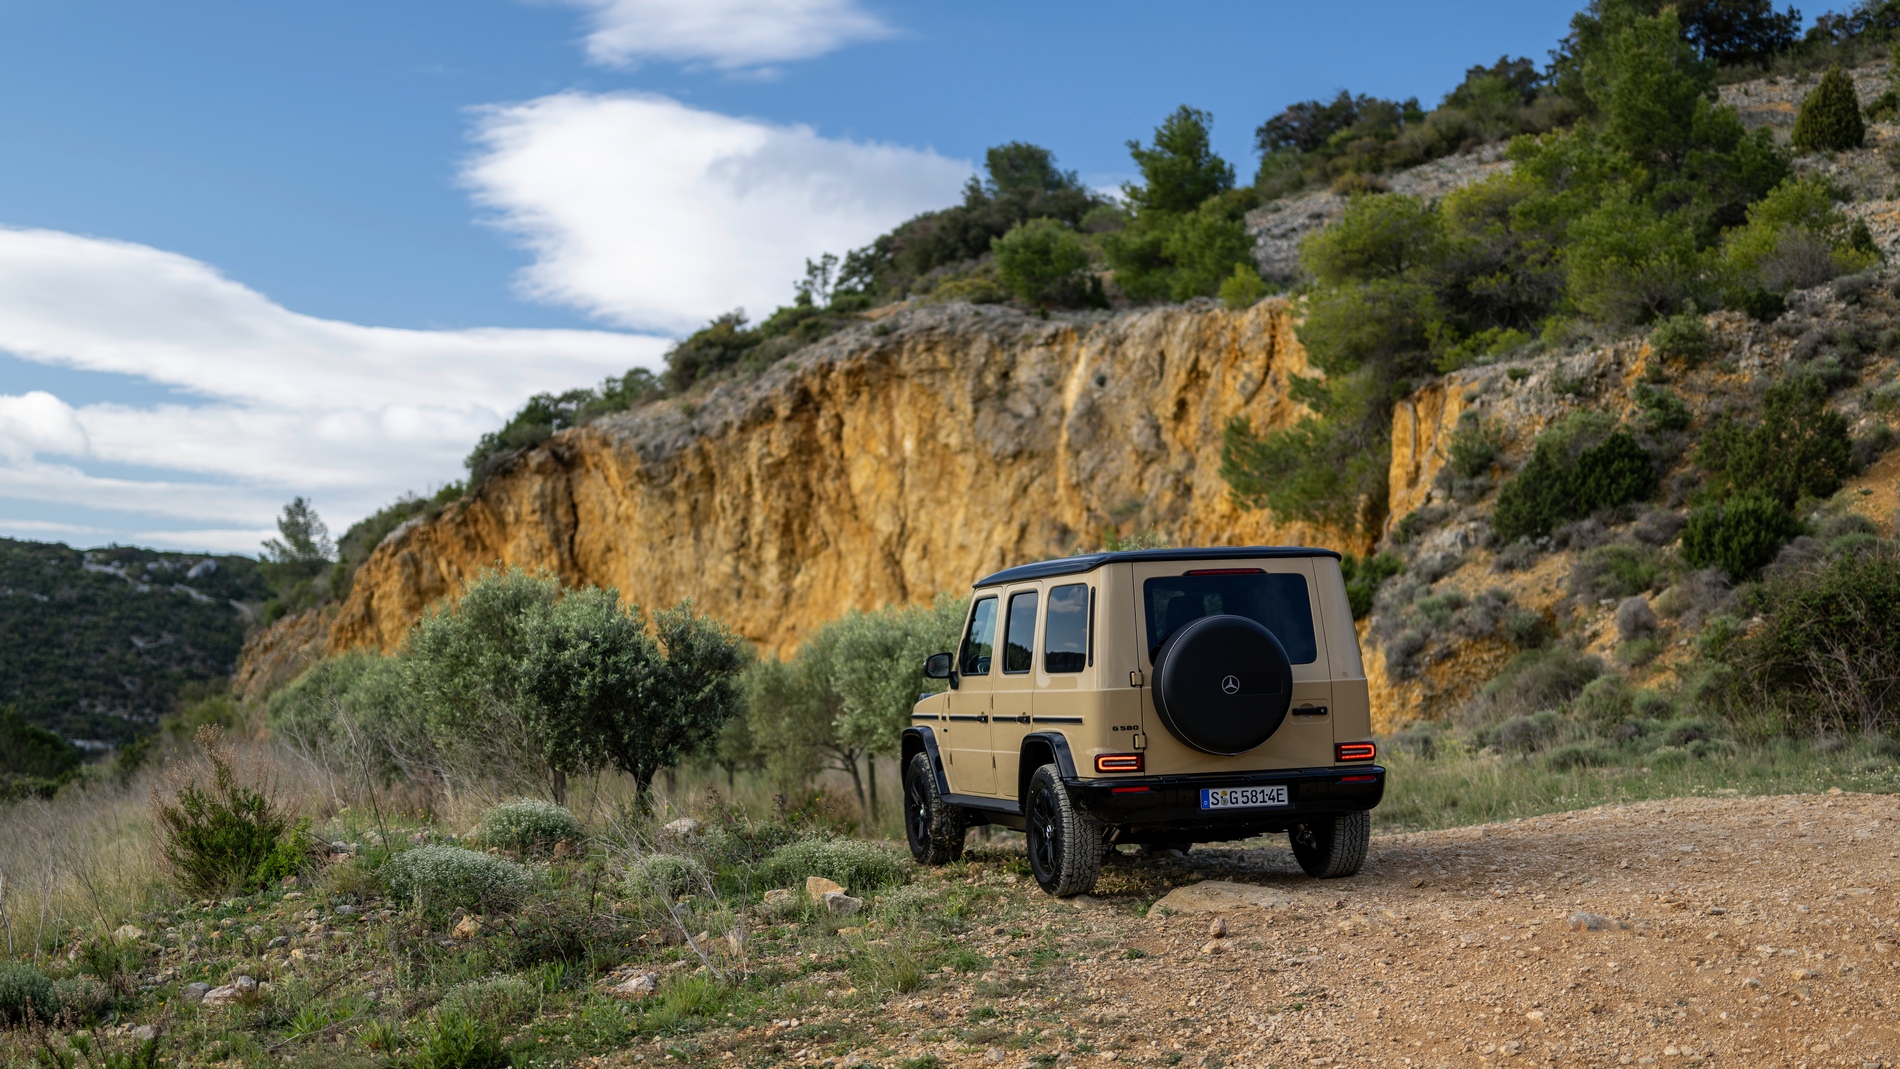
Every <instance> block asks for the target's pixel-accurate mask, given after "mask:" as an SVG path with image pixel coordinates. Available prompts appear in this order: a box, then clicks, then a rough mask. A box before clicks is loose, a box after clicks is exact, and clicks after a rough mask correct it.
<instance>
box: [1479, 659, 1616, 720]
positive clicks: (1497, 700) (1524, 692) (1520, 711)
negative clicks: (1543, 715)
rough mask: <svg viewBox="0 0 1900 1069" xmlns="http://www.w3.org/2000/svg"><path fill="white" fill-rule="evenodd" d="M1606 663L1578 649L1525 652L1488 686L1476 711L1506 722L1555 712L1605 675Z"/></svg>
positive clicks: (1480, 698)
mask: <svg viewBox="0 0 1900 1069" xmlns="http://www.w3.org/2000/svg"><path fill="white" fill-rule="evenodd" d="M1604 671H1605V669H1604V667H1603V662H1602V661H1599V660H1597V659H1596V658H1595V657H1588V656H1585V655H1583V654H1581V653H1578V652H1576V651H1575V650H1569V649H1564V648H1562V647H1555V648H1551V649H1534V650H1525V651H1524V652H1523V653H1520V654H1518V655H1517V656H1516V657H1513V658H1512V659H1511V661H1510V663H1509V664H1506V665H1505V666H1504V669H1503V670H1502V671H1500V672H1499V673H1498V675H1497V678H1495V679H1493V680H1492V681H1491V682H1489V683H1487V684H1485V686H1484V689H1483V690H1482V691H1480V692H1479V694H1478V700H1477V701H1476V702H1474V703H1473V705H1474V708H1473V710H1472V711H1473V712H1476V713H1479V714H1485V715H1488V716H1489V717H1490V718H1492V719H1496V720H1503V719H1508V718H1511V717H1516V716H1526V715H1529V714H1533V713H1536V712H1538V711H1540V710H1548V709H1553V708H1555V707H1556V706H1558V705H1561V704H1563V703H1564V702H1567V701H1569V700H1570V699H1572V698H1574V697H1576V696H1577V695H1578V694H1580V693H1582V692H1583V688H1584V687H1586V686H1588V685H1589V683H1590V681H1591V680H1593V679H1596V678H1597V677H1598V676H1600V675H1602V674H1603V673H1604Z"/></svg>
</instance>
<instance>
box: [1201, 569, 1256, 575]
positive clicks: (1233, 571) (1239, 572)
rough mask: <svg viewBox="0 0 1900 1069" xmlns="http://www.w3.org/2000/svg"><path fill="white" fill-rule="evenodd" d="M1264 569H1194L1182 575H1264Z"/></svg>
mask: <svg viewBox="0 0 1900 1069" xmlns="http://www.w3.org/2000/svg"><path fill="white" fill-rule="evenodd" d="M1266 573H1267V570H1266V569H1265V568H1196V569H1195V570H1193V571H1191V572H1182V573H1181V574H1182V575H1265V574H1266Z"/></svg>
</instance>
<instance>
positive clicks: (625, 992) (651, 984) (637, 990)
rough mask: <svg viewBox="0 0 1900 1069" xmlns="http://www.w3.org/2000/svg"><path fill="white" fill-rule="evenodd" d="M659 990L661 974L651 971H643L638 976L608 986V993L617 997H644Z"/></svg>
mask: <svg viewBox="0 0 1900 1069" xmlns="http://www.w3.org/2000/svg"><path fill="white" fill-rule="evenodd" d="M659 990H660V974H659V973H651V972H649V973H641V974H639V975H638V976H629V977H627V978H626V979H625V980H622V981H620V982H619V983H617V984H615V985H614V986H612V987H610V988H608V989H607V993H608V994H610V995H612V996H613V997H615V998H630V999H642V998H646V997H648V996H649V995H652V994H654V993H655V992H657V991H659Z"/></svg>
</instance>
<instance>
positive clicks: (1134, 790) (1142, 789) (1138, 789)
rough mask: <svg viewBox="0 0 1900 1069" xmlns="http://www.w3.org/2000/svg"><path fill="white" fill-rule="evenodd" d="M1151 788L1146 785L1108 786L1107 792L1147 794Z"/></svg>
mask: <svg viewBox="0 0 1900 1069" xmlns="http://www.w3.org/2000/svg"><path fill="white" fill-rule="evenodd" d="M1151 789H1152V788H1148V787H1110V788H1109V789H1108V793H1110V794H1147V793H1148V792H1149V790H1151Z"/></svg>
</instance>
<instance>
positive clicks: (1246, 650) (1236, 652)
mask: <svg viewBox="0 0 1900 1069" xmlns="http://www.w3.org/2000/svg"><path fill="white" fill-rule="evenodd" d="M1154 664H1155V680H1154V687H1153V694H1154V703H1155V712H1156V713H1158V714H1160V716H1161V722H1162V723H1163V724H1165V725H1167V728H1168V732H1169V734H1171V735H1173V736H1174V737H1175V738H1177V739H1180V740H1181V741H1182V742H1185V743H1187V744H1188V745H1189V746H1192V747H1194V748H1195V749H1197V750H1199V751H1201V752H1202V753H1210V754H1218V755H1221V756H1224V757H1232V756H1233V755H1235V754H1242V753H1246V752H1247V751H1248V750H1251V749H1253V748H1254V747H1256V746H1259V745H1260V744H1261V743H1264V742H1266V741H1267V740H1268V739H1270V738H1272V737H1273V733H1274V732H1276V731H1278V730H1280V725H1281V724H1283V723H1285V722H1286V714H1287V709H1288V707H1289V706H1290V705H1291V704H1292V701H1293V667H1292V665H1291V664H1289V663H1288V661H1287V654H1286V647H1284V646H1282V645H1281V644H1280V639H1279V638H1278V636H1276V635H1274V633H1273V632H1271V631H1269V630H1267V629H1266V628H1265V627H1262V626H1261V625H1260V624H1259V623H1258V622H1256V621H1254V620H1252V619H1249V618H1248V617H1245V616H1233V615H1221V616H1203V617H1200V618H1199V619H1197V620H1193V621H1190V622H1189V623H1187V624H1185V625H1184V626H1182V627H1180V628H1179V629H1177V630H1176V631H1175V632H1174V634H1172V635H1169V636H1168V639H1167V641H1165V642H1163V643H1162V644H1161V648H1160V649H1159V650H1157V651H1155V658H1154Z"/></svg>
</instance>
